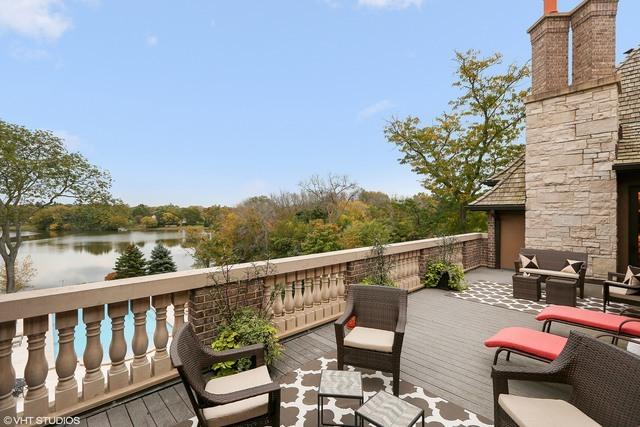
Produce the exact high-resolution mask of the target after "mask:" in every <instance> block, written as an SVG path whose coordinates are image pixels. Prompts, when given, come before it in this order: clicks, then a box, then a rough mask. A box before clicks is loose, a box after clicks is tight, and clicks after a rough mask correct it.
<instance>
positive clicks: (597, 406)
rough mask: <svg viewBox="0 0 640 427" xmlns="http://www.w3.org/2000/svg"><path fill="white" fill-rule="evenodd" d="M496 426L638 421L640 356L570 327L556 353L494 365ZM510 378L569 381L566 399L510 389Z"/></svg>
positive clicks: (627, 426)
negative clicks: (544, 359)
mask: <svg viewBox="0 0 640 427" xmlns="http://www.w3.org/2000/svg"><path fill="white" fill-rule="evenodd" d="M491 376H492V377H493V396H494V418H495V420H494V421H495V425H496V426H497V427H503V426H509V427H511V426H513V427H518V426H520V427H527V426H533V425H536V426H540V425H558V426H563V427H573V426H581V427H582V426H585V427H588V426H597V425H602V426H612V427H638V425H640V399H638V396H640V381H638V378H640V357H639V356H637V355H635V354H632V353H629V352H627V351H625V350H623V349H621V348H619V347H616V346H613V345H611V344H608V343H606V342H603V341H600V340H597V339H595V338H593V337H590V336H588V335H585V334H582V333H580V332H576V331H572V332H571V334H570V336H569V339H568V341H567V344H566V346H565V347H564V349H563V350H562V352H561V353H560V355H559V356H558V357H557V358H556V359H555V360H554V361H553V362H551V363H549V364H548V365H544V366H539V367H533V368H523V367H520V368H518V367H512V366H494V367H493V369H492V373H491ZM509 380H521V381H544V382H557V383H565V384H570V385H571V386H572V394H571V398H570V399H569V401H568V402H565V401H562V400H556V399H538V398H528V397H521V396H514V395H510V394H509V383H508V381H509Z"/></svg>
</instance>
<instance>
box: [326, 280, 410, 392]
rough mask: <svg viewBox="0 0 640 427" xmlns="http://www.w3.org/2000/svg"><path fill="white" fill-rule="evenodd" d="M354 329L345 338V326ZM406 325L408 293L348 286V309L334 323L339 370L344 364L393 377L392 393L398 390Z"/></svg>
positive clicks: (379, 288) (383, 287) (395, 289)
mask: <svg viewBox="0 0 640 427" xmlns="http://www.w3.org/2000/svg"><path fill="white" fill-rule="evenodd" d="M352 316H356V319H357V320H356V321H357V326H356V327H355V328H354V329H353V330H352V331H351V332H350V333H349V334H348V335H347V336H346V337H345V330H344V326H345V324H346V323H347V321H349V319H350V318H351V317H352ZM406 323H407V291H406V290H404V289H398V288H391V287H385V286H370V285H351V286H350V287H349V295H348V297H347V308H346V309H345V311H344V314H343V315H342V316H341V317H340V318H339V319H338V320H337V321H336V322H335V331H336V344H337V346H338V369H343V368H344V364H345V363H346V364H348V365H352V366H357V367H361V368H368V369H375V370H379V371H383V372H391V373H392V374H393V394H395V395H396V396H397V395H398V393H399V389H400V354H401V352H402V340H403V339H404V328H405V325H406Z"/></svg>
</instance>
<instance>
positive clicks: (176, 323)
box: [171, 292, 189, 334]
mask: <svg viewBox="0 0 640 427" xmlns="http://www.w3.org/2000/svg"><path fill="white" fill-rule="evenodd" d="M188 300H189V292H174V293H173V294H172V295H171V301H172V303H173V328H171V333H172V334H173V333H175V331H177V330H178V329H179V328H180V327H181V326H182V325H183V324H184V311H185V307H186V305H187V301H188Z"/></svg>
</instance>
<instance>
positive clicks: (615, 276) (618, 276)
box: [607, 271, 625, 282]
mask: <svg viewBox="0 0 640 427" xmlns="http://www.w3.org/2000/svg"><path fill="white" fill-rule="evenodd" d="M624 276H625V274H624V273H616V272H615V271H610V272H609V273H607V279H608V280H610V281H612V282H621V281H622V280H624Z"/></svg>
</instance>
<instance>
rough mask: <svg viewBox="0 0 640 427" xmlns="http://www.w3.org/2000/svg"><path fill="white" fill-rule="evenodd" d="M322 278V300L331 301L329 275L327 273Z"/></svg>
mask: <svg viewBox="0 0 640 427" xmlns="http://www.w3.org/2000/svg"><path fill="white" fill-rule="evenodd" d="M320 279H321V282H322V302H329V276H328V275H326V274H325V275H323V276H322V277H321V278H320Z"/></svg>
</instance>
